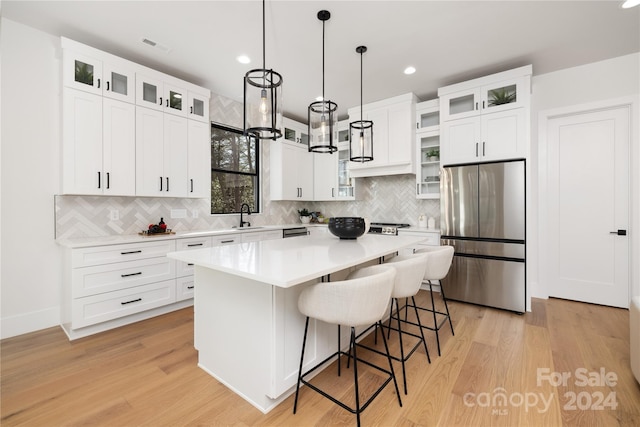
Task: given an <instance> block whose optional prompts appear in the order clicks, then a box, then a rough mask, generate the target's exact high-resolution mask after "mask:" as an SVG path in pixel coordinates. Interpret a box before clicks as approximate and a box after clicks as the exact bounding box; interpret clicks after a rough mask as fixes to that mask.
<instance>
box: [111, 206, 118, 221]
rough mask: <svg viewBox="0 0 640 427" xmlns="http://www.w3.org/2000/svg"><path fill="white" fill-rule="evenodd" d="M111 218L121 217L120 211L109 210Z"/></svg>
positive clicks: (112, 219)
mask: <svg viewBox="0 0 640 427" xmlns="http://www.w3.org/2000/svg"><path fill="white" fill-rule="evenodd" d="M109 219H110V220H111V221H117V220H119V219H120V211H119V210H117V209H112V210H111V211H109Z"/></svg>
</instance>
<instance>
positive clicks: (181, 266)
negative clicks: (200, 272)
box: [176, 236, 211, 301]
mask: <svg viewBox="0 0 640 427" xmlns="http://www.w3.org/2000/svg"><path fill="white" fill-rule="evenodd" d="M209 247H211V237H210V236H204V237H190V238H187V239H178V240H176V251H189V250H194V249H202V248H209ZM193 273H194V266H193V264H190V263H186V262H184V261H176V301H184V300H188V299H191V298H193V294H194V289H195V280H194V275H193Z"/></svg>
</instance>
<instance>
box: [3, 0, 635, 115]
mask: <svg viewBox="0 0 640 427" xmlns="http://www.w3.org/2000/svg"><path fill="white" fill-rule="evenodd" d="M621 2H622V1H621V0H607V1H513V0H512V1H479V0H476V1H451V0H449V1H426V0H423V1H390V0H387V1H364V0H355V1H313V0H298V1H282V0H271V1H267V2H266V35H267V37H266V66H267V68H273V69H274V70H276V71H278V72H279V73H280V74H282V76H283V81H284V83H283V98H284V99H283V102H284V111H285V115H286V116H289V117H291V118H294V119H298V120H303V121H306V115H307V106H308V104H309V103H311V102H312V101H314V100H315V98H316V97H317V96H318V95H320V94H321V93H322V73H321V70H322V23H321V22H320V21H319V20H318V19H317V17H316V15H317V12H318V11H319V10H322V9H326V10H329V11H330V12H331V19H330V20H329V21H327V23H326V26H325V29H326V39H325V55H326V57H325V60H326V65H325V95H326V97H327V98H328V99H330V100H332V101H334V102H336V103H337V104H338V108H339V111H338V112H339V116H340V118H345V117H346V114H347V108H349V107H353V106H357V105H359V104H360V56H359V54H357V53H356V52H355V48H356V47H357V46H359V45H366V46H367V47H368V52H367V53H365V54H364V58H363V59H364V102H365V103H367V102H371V101H376V100H379V99H384V98H388V97H391V96H395V95H400V94H403V93H407V92H414V93H415V94H416V95H418V97H419V98H420V99H422V100H426V99H431V98H434V97H435V96H436V93H437V89H438V87H440V86H444V85H448V84H451V83H457V82H460V81H464V80H467V79H470V78H475V77H480V76H483V75H486V74H491V73H494V72H499V71H503V70H506V69H510V68H514V67H519V66H522V65H527V64H533V72H534V75H538V74H544V73H548V72H552V71H555V70H558V69H562V68H567V67H572V66H576V65H581V64H586V63H589V62H594V61H599V60H603V59H607V58H613V57H616V56H621V55H626V54H630V53H634V52H638V51H640V7H635V8H633V9H621V8H620V4H621ZM1 7H2V11H1V12H2V15H3V16H4V17H5V18H8V19H11V20H13V21H17V22H21V23H24V24H26V25H29V26H31V27H35V28H39V29H42V30H43V31H45V32H48V33H51V34H54V35H62V36H66V37H69V38H71V39H74V40H77V41H79V42H82V43H85V44H88V45H91V46H94V47H96V48H98V49H102V50H105V51H107V52H110V53H113V54H115V55H118V56H121V57H124V58H127V59H130V60H132V61H134V62H137V63H140V64H144V65H147V66H149V67H152V68H156V69H158V70H161V71H164V72H166V73H168V74H172V75H175V76H177V77H180V78H183V79H185V80H189V81H192V82H193V83H196V84H198V85H202V86H205V87H208V88H209V89H211V90H212V92H214V93H216V94H220V95H223V96H226V97H228V98H232V99H235V100H238V101H242V96H243V95H242V93H243V84H242V81H243V80H242V77H243V76H244V74H245V72H247V71H248V70H249V69H251V68H261V66H262V2H261V1H255V0H235V1H153V0H148V1H24V0H22V1H7V0H3V1H2V3H1ZM142 38H148V39H151V40H154V41H156V42H157V43H159V44H161V45H165V46H167V47H169V48H170V51H169V52H168V53H165V52H163V51H161V50H158V49H154V48H151V47H149V46H147V45H145V44H143V43H142V42H141V40H142ZM241 54H246V55H248V56H250V57H251V58H252V60H253V62H252V63H251V64H249V65H243V64H240V63H238V62H237V61H236V59H235V58H236V57H237V56H238V55H241ZM408 65H413V66H414V67H415V68H416V69H417V72H416V73H415V74H413V75H411V76H406V75H404V74H403V70H404V68H405V67H406V66H408Z"/></svg>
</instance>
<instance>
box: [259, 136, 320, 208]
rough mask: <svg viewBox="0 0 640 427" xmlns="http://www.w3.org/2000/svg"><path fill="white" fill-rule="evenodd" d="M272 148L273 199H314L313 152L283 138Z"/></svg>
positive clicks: (271, 176)
mask: <svg viewBox="0 0 640 427" xmlns="http://www.w3.org/2000/svg"><path fill="white" fill-rule="evenodd" d="M270 148H271V160H270V161H271V165H270V166H271V171H270V178H271V180H270V182H269V183H270V185H271V200H300V201H306V200H313V153H310V152H309V151H308V149H307V146H305V145H297V144H295V143H289V142H284V141H283V140H282V138H280V139H279V140H278V141H274V142H272V143H271V144H270Z"/></svg>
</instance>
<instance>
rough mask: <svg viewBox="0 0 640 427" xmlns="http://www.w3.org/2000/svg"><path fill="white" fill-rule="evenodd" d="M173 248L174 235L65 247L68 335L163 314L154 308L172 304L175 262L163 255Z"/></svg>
mask: <svg viewBox="0 0 640 427" xmlns="http://www.w3.org/2000/svg"><path fill="white" fill-rule="evenodd" d="M175 247H176V244H175V240H158V241H153V242H142V243H131V244H120V245H102V246H93V247H82V248H66V250H65V265H66V268H65V270H64V271H65V272H64V281H63V286H64V297H63V310H62V327H63V329H64V330H65V332H66V333H67V335H68V336H69V338H70V339H75V338H80V337H83V336H87V335H91V334H93V333H97V332H101V331H104V330H108V329H112V328H114V327H117V326H121V325H124V324H127V323H132V322H134V321H137V320H141V319H144V318H147V317H152V316H154V315H158V314H161V313H159V312H154V311H153V309H160V308H162V307H168V306H171V305H172V304H173V303H175V302H176V293H177V291H176V262H175V261H174V260H172V259H169V258H167V257H166V254H167V253H168V252H173V251H175ZM176 308H181V307H176ZM167 311H171V310H170V309H168V310H166V311H165V312H167Z"/></svg>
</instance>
